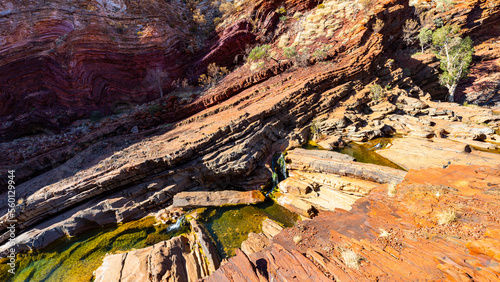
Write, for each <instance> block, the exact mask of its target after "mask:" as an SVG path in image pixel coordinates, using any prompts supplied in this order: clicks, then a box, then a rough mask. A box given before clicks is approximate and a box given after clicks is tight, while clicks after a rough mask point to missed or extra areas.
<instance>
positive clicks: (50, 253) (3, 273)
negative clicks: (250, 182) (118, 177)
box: [0, 200, 298, 282]
mask: <svg viewBox="0 0 500 282" xmlns="http://www.w3.org/2000/svg"><path fill="white" fill-rule="evenodd" d="M266 217H269V218H271V219H274V220H276V221H278V222H280V223H281V224H283V226H293V225H294V223H295V221H297V220H298V216H297V215H295V214H293V213H291V212H289V211H288V210H286V209H285V208H283V207H281V206H279V205H277V204H276V203H274V202H273V201H272V200H268V201H266V202H265V203H262V204H259V205H249V206H231V207H222V208H210V209H205V212H203V213H202V215H201V217H200V223H202V224H203V225H204V226H205V227H206V228H207V230H208V231H209V232H210V234H211V236H212V238H213V239H214V241H215V242H216V244H217V248H218V249H219V251H221V254H222V255H223V256H224V257H226V256H232V255H234V251H235V250H236V248H239V247H240V245H241V243H242V242H243V241H244V240H246V238H247V237H248V233H249V232H260V231H261V230H262V225H261V223H262V220H264V218H266ZM188 226H189V224H185V225H184V226H183V227H182V228H181V229H180V230H177V231H173V232H171V233H168V232H167V231H166V228H167V227H168V225H156V226H155V219H154V218H153V217H147V218H143V219H140V220H137V221H131V222H127V223H124V224H120V225H111V226H108V227H104V228H100V229H97V230H91V231H88V232H84V233H83V234H81V235H78V236H75V237H73V238H61V239H59V240H57V241H55V242H54V243H52V244H50V245H49V246H48V247H46V248H44V249H42V250H38V251H34V252H28V253H21V254H18V255H17V259H16V274H15V275H12V274H10V273H8V272H7V271H8V270H9V269H10V267H9V266H8V265H7V260H6V259H2V260H0V281H2V282H3V281H5V282H10V281H15V282H21V281H22V282H24V281H64V282H66V281H69V282H81V281H82V282H83V281H85V282H87V281H92V275H93V272H94V271H95V270H96V269H97V268H98V267H99V266H100V265H101V264H102V259H103V258H104V256H105V255H106V254H107V253H120V252H126V251H130V250H133V249H141V248H144V247H147V246H149V245H153V244H156V243H158V242H161V241H164V240H168V239H170V238H172V237H174V236H178V235H180V234H182V233H185V232H188V231H189V227H188Z"/></svg>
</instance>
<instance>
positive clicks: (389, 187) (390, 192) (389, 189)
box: [387, 183, 396, 197]
mask: <svg viewBox="0 0 500 282" xmlns="http://www.w3.org/2000/svg"><path fill="white" fill-rule="evenodd" d="M387 195H389V197H394V196H396V185H395V184H392V183H389V184H388V185H387Z"/></svg>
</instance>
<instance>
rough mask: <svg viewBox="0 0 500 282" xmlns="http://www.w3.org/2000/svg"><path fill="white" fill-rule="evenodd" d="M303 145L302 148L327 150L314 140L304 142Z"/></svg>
mask: <svg viewBox="0 0 500 282" xmlns="http://www.w3.org/2000/svg"><path fill="white" fill-rule="evenodd" d="M301 147H302V149H306V150H326V149H325V148H323V147H321V146H320V145H318V143H316V142H314V141H312V140H309V141H307V142H306V143H304V144H302V146H301Z"/></svg>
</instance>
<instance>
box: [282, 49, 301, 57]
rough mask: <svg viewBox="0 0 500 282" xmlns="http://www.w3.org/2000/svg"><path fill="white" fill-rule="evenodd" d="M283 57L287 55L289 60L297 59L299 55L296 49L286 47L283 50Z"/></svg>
mask: <svg viewBox="0 0 500 282" xmlns="http://www.w3.org/2000/svg"><path fill="white" fill-rule="evenodd" d="M283 55H285V57H286V58H287V59H293V58H295V57H297V55H298V54H297V50H296V48H292V47H285V48H283Z"/></svg>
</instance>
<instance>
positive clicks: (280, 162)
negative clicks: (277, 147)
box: [278, 153, 287, 180]
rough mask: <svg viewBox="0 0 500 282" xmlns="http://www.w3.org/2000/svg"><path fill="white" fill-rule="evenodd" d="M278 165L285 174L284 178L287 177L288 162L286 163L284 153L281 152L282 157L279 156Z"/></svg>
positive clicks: (283, 174) (282, 173)
mask: <svg viewBox="0 0 500 282" xmlns="http://www.w3.org/2000/svg"><path fill="white" fill-rule="evenodd" d="M278 167H279V169H280V171H281V175H282V176H283V180H284V179H286V178H287V175H286V164H285V156H284V155H283V153H281V154H280V157H279V158H278Z"/></svg>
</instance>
